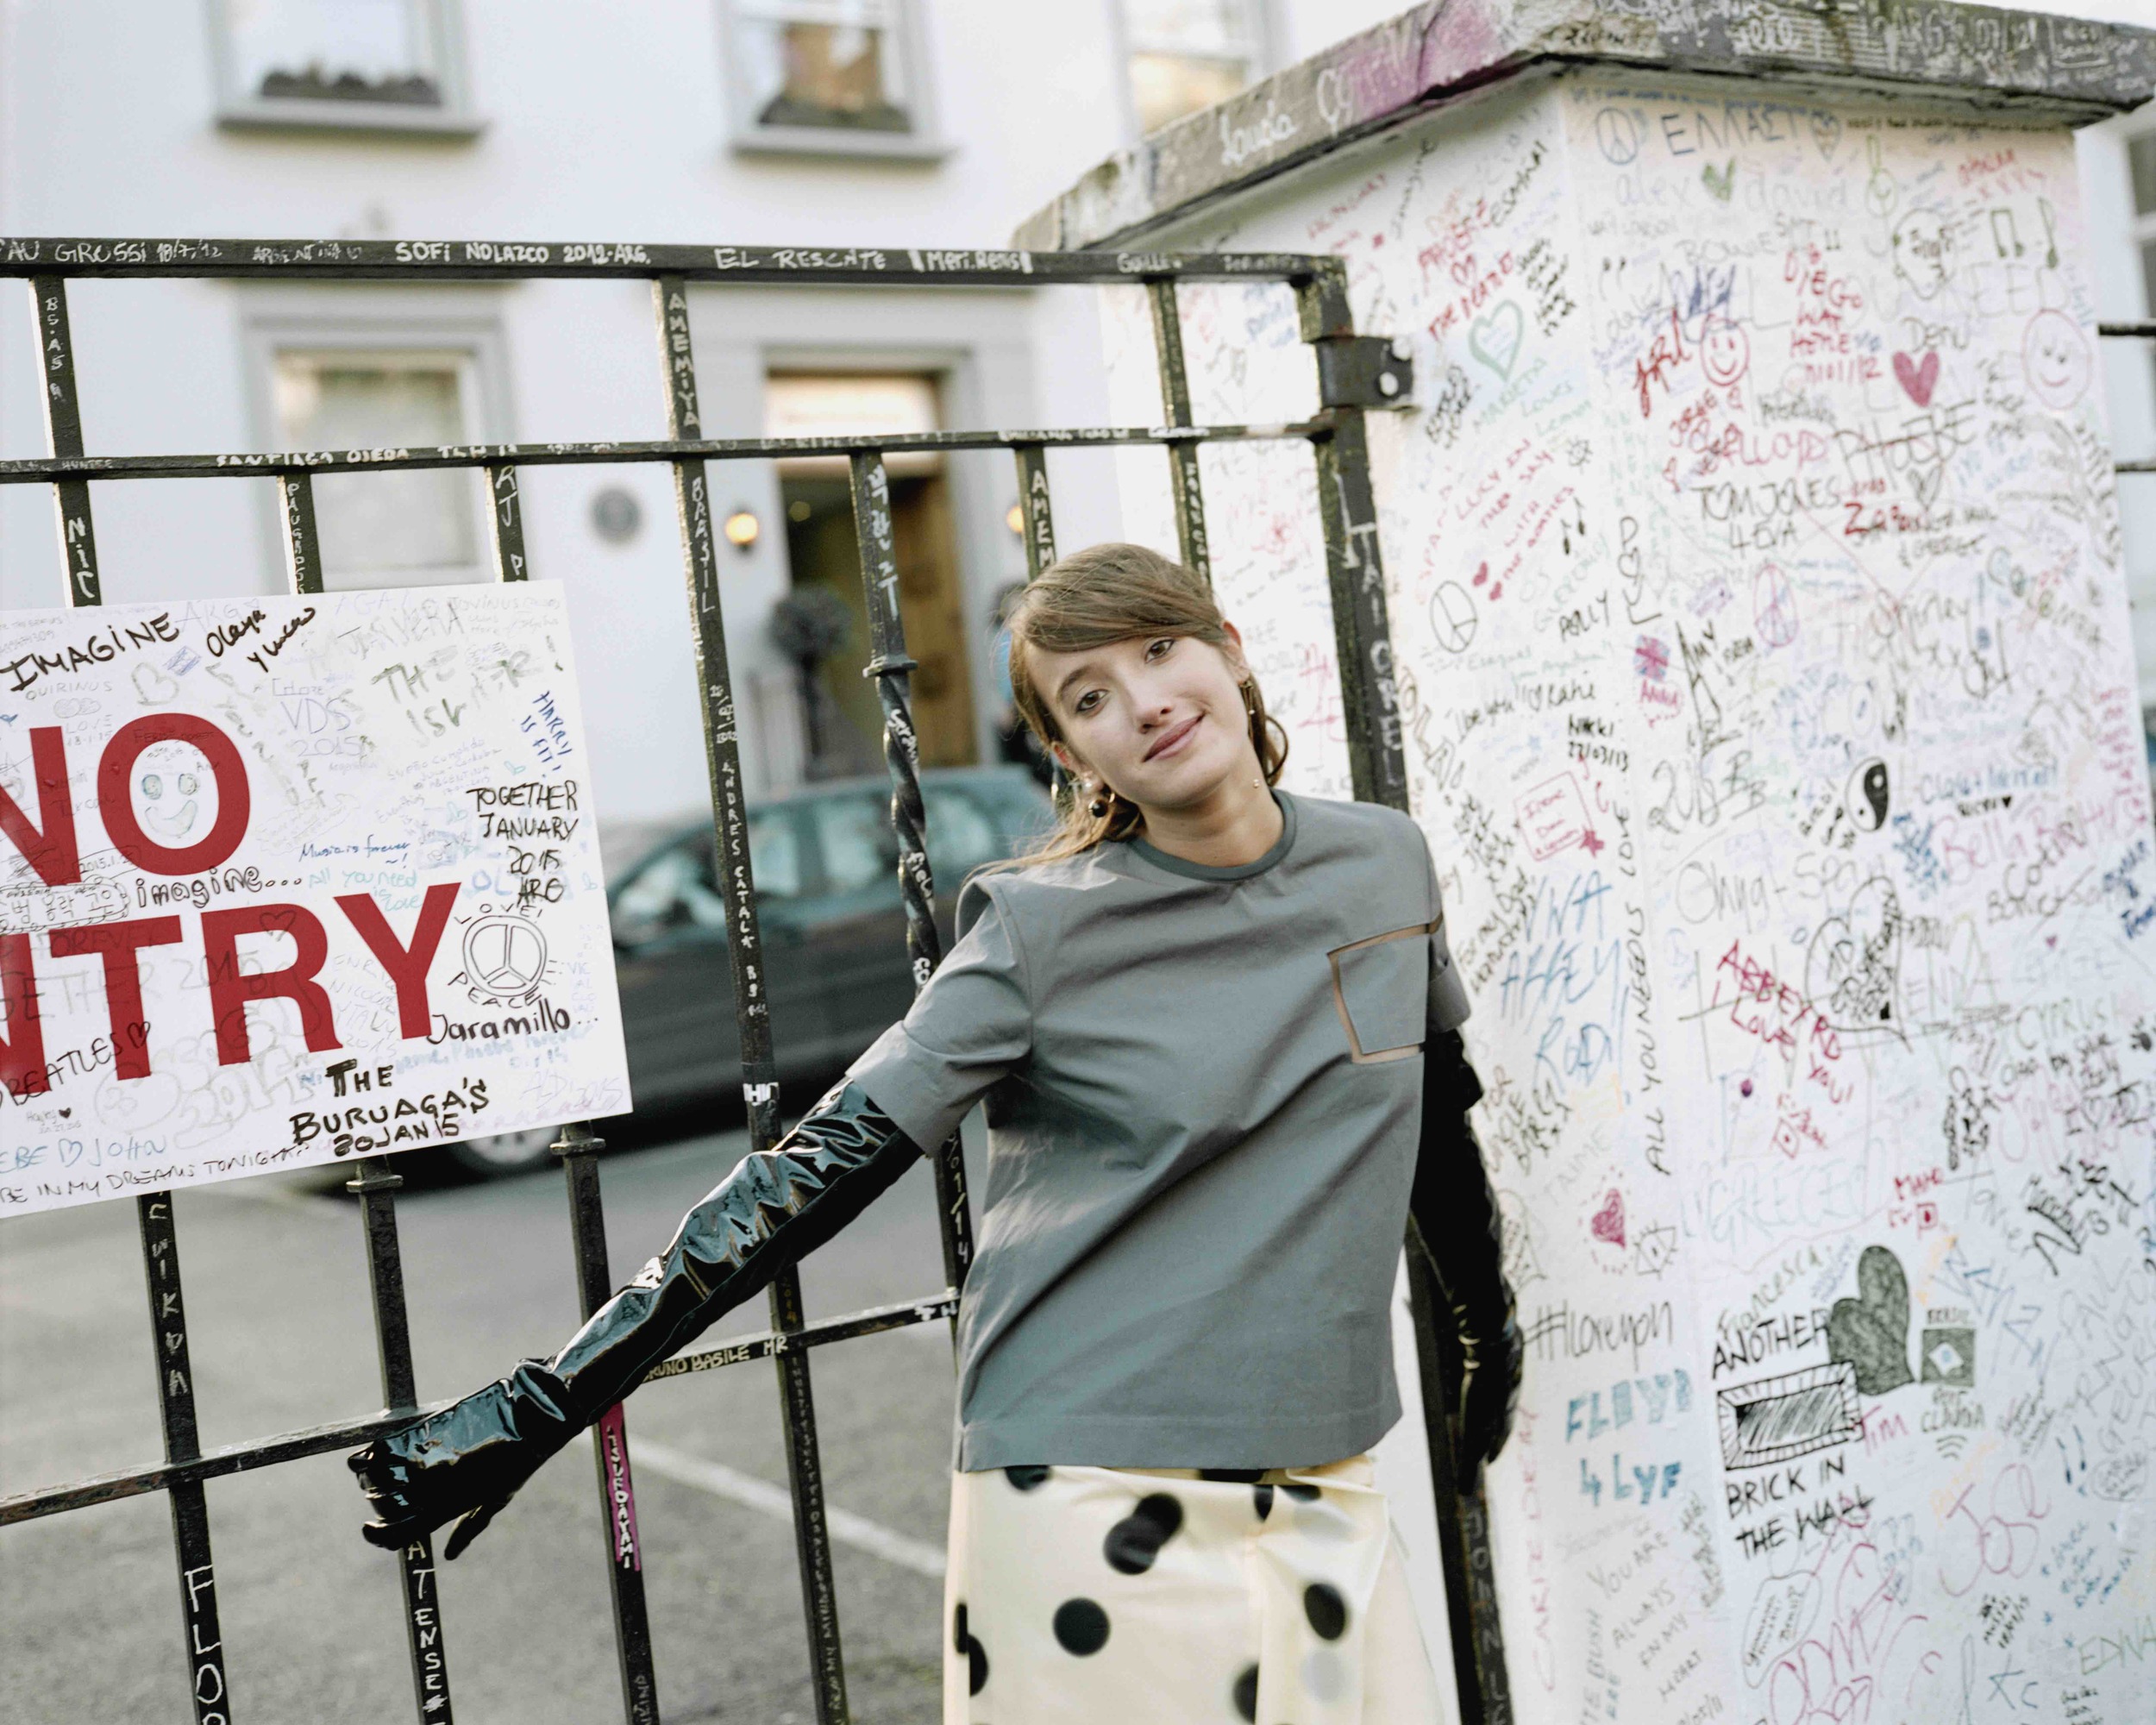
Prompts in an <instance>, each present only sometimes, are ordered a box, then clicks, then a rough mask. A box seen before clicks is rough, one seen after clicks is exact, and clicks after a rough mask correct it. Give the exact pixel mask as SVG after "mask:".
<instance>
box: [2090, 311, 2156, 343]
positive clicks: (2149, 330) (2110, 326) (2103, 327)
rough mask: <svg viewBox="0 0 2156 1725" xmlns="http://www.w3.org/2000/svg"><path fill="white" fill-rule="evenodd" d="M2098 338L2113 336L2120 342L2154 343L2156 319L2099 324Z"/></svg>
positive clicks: (2145, 318) (2137, 319) (2129, 319)
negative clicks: (2137, 340)
mask: <svg viewBox="0 0 2156 1725" xmlns="http://www.w3.org/2000/svg"><path fill="white" fill-rule="evenodd" d="M2096 334H2097V335H2099V336H2116V337H2118V338H2119V339H2120V340H2121V341H2133V340H2135V339H2139V340H2141V341H2156V317H2129V318H2128V319H2126V320H2125V321H2124V322H2123V323H2099V324H2097V325H2096Z"/></svg>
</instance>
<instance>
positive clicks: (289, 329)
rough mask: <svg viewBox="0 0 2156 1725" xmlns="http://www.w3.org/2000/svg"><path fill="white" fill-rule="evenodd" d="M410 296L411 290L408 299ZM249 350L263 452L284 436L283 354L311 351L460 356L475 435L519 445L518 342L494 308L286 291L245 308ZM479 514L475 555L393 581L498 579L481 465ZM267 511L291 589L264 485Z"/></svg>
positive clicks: (251, 400)
mask: <svg viewBox="0 0 2156 1725" xmlns="http://www.w3.org/2000/svg"><path fill="white" fill-rule="evenodd" d="M399 298H400V299H402V298H403V296H399ZM241 349H242V352H243V353H244V354H245V358H246V364H247V389H248V410H249V414H250V417H252V419H253V421H254V441H255V447H256V448H257V449H262V450H265V451H269V452H277V451H279V450H280V449H282V447H283V443H284V436H283V431H282V429H281V427H280V426H279V423H278V417H277V397H276V369H277V355H278V354H279V353H282V352H289V351H292V350H295V349H297V350H303V351H305V352H308V353H326V354H365V353H379V354H383V355H385V356H388V355H391V354H443V355H445V356H448V357H450V358H453V359H454V361H456V362H457V366H458V368H459V374H460V391H459V394H460V399H461V402H462V404H463V407H464V415H465V427H464V431H465V441H466V442H473V443H507V442H514V441H515V432H514V430H513V429H512V428H513V423H514V418H515V416H514V414H513V412H512V411H511V395H510V375H511V373H510V367H509V348H508V342H507V341H506V339H505V336H504V335H503V331H502V320H501V318H500V317H499V315H498V313H497V312H495V311H492V310H478V311H464V312H458V311H448V310H446V309H444V308H442V306H440V305H439V304H433V305H429V304H425V303H423V302H419V301H417V300H406V301H404V304H385V305H382V306H380V307H379V308H377V307H368V308H365V309H362V308H360V307H358V306H354V307H352V308H351V309H350V310H349V311H345V310H341V309H338V308H334V307H331V306H327V305H312V306H310V305H308V304H304V299H303V298H302V296H300V295H299V294H298V293H295V292H293V291H291V290H285V291H283V292H281V293H279V294H277V295H276V296H275V297H274V298H272V297H270V296H264V299H263V301H262V302H261V303H257V304H250V305H248V306H246V307H245V308H243V311H242V314H241ZM467 477H468V478H469V480H470V484H469V486H468V487H467V489H468V491H469V492H470V502H469V507H470V509H471V511H472V547H473V561H472V562H471V563H470V564H469V565H468V566H467V565H464V564H445V565H443V566H442V568H440V569H439V570H437V571H435V572H432V573H430V574H429V577H428V578H427V579H426V580H417V581H415V580H405V581H396V580H392V581H390V582H388V583H386V584H387V585H391V586H450V585H453V584H455V583H458V582H463V581H488V580H494V579H495V570H494V565H493V555H492V549H491V548H492V543H493V542H492V529H491V524H490V521H489V514H488V506H487V501H486V489H485V480H483V478H481V476H480V475H479V474H478V473H477V471H476V470H471V471H470V472H469V473H468V474H467ZM260 493H261V501H260V517H261V530H262V538H263V543H264V546H265V548H266V555H267V558H268V561H267V565H266V567H267V568H269V569H270V570H272V571H273V572H274V574H275V578H276V580H277V581H278V583H279V584H280V585H281V582H282V579H283V571H284V569H285V513H284V510H283V508H282V506H281V505H280V504H279V500H278V496H277V488H276V486H274V485H272V484H268V483H265V484H263V485H262V486H260Z"/></svg>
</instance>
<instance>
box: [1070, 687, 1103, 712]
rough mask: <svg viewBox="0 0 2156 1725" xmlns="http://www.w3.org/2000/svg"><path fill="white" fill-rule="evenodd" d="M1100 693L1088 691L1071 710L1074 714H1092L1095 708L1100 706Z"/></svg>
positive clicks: (1092, 690)
mask: <svg viewBox="0 0 2156 1725" xmlns="http://www.w3.org/2000/svg"><path fill="white" fill-rule="evenodd" d="M1096 706H1100V690H1098V689H1087V691H1086V692H1085V693H1083V694H1081V695H1080V696H1079V697H1078V699H1077V701H1076V703H1075V705H1074V706H1073V707H1072V709H1071V710H1072V711H1073V712H1092V711H1093V710H1094V708H1095V707H1096Z"/></svg>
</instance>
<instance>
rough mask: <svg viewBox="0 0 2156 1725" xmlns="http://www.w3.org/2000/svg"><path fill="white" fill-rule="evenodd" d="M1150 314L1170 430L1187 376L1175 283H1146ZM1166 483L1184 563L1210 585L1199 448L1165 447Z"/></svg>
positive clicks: (1183, 401) (1186, 394)
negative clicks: (1171, 490)
mask: <svg viewBox="0 0 2156 1725" xmlns="http://www.w3.org/2000/svg"><path fill="white" fill-rule="evenodd" d="M1145 295H1146V299H1147V301H1148V303H1149V304H1150V305H1151V307H1152V311H1153V351H1154V354H1155V357H1156V358H1157V359H1158V361H1160V403H1161V411H1162V413H1163V416H1164V417H1166V419H1167V421H1168V423H1169V424H1170V425H1188V424H1190V423H1192V420H1191V417H1190V373H1188V371H1187V370H1185V369H1184V367H1183V323H1182V313H1181V311H1180V310H1179V309H1178V306H1177V304H1176V299H1175V277H1173V276H1156V277H1155V278H1153V279H1150V280H1149V281H1148V282H1147V283H1146V284H1145ZM1168 480H1169V485H1170V486H1172V487H1173V488H1174V491H1175V536H1176V538H1177V540H1178V541H1179V543H1181V549H1182V558H1183V562H1184V563H1185V564H1186V565H1187V566H1188V568H1193V569H1194V570H1196V571H1197V572H1198V574H1200V575H1201V576H1202V577H1204V579H1205V581H1206V585H1207V586H1211V585H1212V582H1213V547H1212V544H1211V542H1209V541H1208V540H1207V539H1206V505H1205V497H1204V494H1203V492H1201V491H1200V487H1199V480H1198V444H1197V442H1196V440H1195V439H1194V438H1189V439H1185V438H1179V439H1177V440H1176V441H1175V442H1171V443H1169V446H1168Z"/></svg>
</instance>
